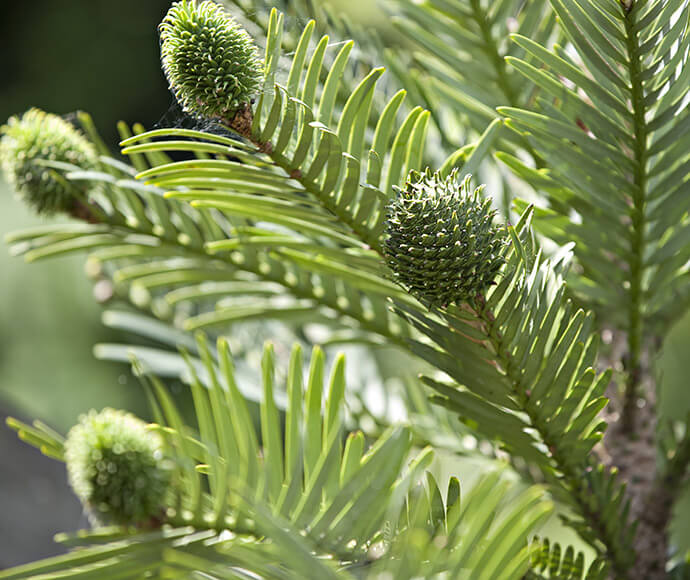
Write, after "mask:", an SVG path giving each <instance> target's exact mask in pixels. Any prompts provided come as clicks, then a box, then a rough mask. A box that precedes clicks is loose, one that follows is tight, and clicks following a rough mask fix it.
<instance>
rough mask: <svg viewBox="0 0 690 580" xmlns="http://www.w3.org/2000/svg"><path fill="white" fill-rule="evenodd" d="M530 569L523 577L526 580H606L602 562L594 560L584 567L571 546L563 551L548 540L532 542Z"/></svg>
mask: <svg viewBox="0 0 690 580" xmlns="http://www.w3.org/2000/svg"><path fill="white" fill-rule="evenodd" d="M534 547H535V550H534V552H533V554H532V568H531V570H530V571H529V572H528V573H527V574H526V575H525V578H526V580H546V579H547V578H549V579H551V580H606V578H608V566H607V564H606V562H605V561H604V560H594V561H593V562H591V563H590V564H589V566H585V557H584V554H583V553H582V552H578V553H577V554H576V553H575V550H574V549H573V547H572V546H568V547H567V548H566V549H565V550H563V549H562V548H561V546H560V544H558V543H553V544H552V543H551V542H549V540H548V538H547V539H544V540H541V541H539V539H538V538H536V539H535V541H534Z"/></svg>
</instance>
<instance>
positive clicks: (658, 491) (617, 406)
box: [602, 357, 674, 580]
mask: <svg viewBox="0 0 690 580" xmlns="http://www.w3.org/2000/svg"><path fill="white" fill-rule="evenodd" d="M645 358H646V361H645V364H644V367H643V368H642V372H641V374H640V382H639V384H638V389H637V397H636V398H637V400H636V405H635V413H634V415H633V416H632V420H631V421H630V423H629V424H628V425H626V424H625V422H624V421H622V420H621V413H622V408H623V398H624V397H621V396H620V395H619V394H618V393H611V394H610V400H611V404H610V405H609V408H608V418H607V420H608V423H609V427H608V429H607V431H606V436H605V438H604V449H603V450H602V451H603V453H602V459H603V460H604V462H605V463H606V465H607V466H609V467H612V468H613V467H615V468H617V469H618V471H619V476H620V478H621V480H622V481H624V482H625V483H626V485H627V490H626V491H627V496H628V498H629V499H630V516H629V517H630V521H631V522H632V523H635V522H636V523H637V532H636V534H635V541H634V547H635V553H636V561H635V565H634V566H633V568H632V569H631V571H630V578H633V579H638V578H639V579H640V580H661V579H663V578H666V561H667V558H668V527H669V522H670V519H671V510H672V506H673V500H674V497H673V494H674V492H673V490H672V489H671V487H670V486H668V485H667V482H666V481H664V479H663V475H662V474H660V473H659V471H658V461H657V453H658V451H657V449H658V445H657V415H656V384H655V380H654V377H653V376H652V373H651V372H650V370H649V364H648V361H649V357H645Z"/></svg>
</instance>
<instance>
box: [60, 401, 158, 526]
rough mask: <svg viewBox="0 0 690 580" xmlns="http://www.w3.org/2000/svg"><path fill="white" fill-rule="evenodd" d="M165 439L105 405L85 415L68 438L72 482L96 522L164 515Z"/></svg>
mask: <svg viewBox="0 0 690 580" xmlns="http://www.w3.org/2000/svg"><path fill="white" fill-rule="evenodd" d="M162 444H163V442H162V440H161V438H160V437H159V435H158V434H156V433H154V432H153V431H150V430H149V429H147V425H146V423H144V422H143V421H141V420H140V419H138V418H136V417H135V416H134V415H131V414H129V413H125V412H124V411H117V410H115V409H103V411H101V412H100V413H97V412H96V411H91V412H89V413H88V414H87V415H82V417H81V418H80V421H79V423H78V424H77V425H75V426H74V427H72V429H71V430H70V432H69V434H68V436H67V441H66V442H65V462H66V464H67V474H68V476H69V482H70V485H71V486H72V488H73V489H74V492H75V493H76V494H77V496H78V497H79V499H80V500H81V502H82V503H83V504H84V506H86V507H87V508H88V509H89V511H90V514H91V515H92V516H93V517H94V519H95V520H96V523H98V524H102V525H108V524H118V525H137V524H145V523H147V522H149V521H150V520H151V519H152V518H153V519H157V518H160V517H161V515H162V513H163V508H164V505H165V499H166V494H167V490H168V486H169V483H170V470H169V469H168V466H167V465H166V460H165V459H164V456H163V449H162Z"/></svg>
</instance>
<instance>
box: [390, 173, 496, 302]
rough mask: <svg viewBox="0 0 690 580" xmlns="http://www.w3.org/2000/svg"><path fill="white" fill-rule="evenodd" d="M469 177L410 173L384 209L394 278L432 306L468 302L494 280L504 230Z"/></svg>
mask: <svg viewBox="0 0 690 580" xmlns="http://www.w3.org/2000/svg"><path fill="white" fill-rule="evenodd" d="M495 213H496V212H495V210H493V209H492V208H491V200H489V199H484V198H483V197H482V196H481V188H477V189H475V190H474V191H470V183H469V177H468V178H467V179H465V180H464V181H462V182H458V180H457V175H456V174H455V173H453V174H452V175H451V176H450V177H448V178H447V179H442V178H441V177H440V175H439V174H438V173H436V174H433V175H432V174H431V173H430V172H429V171H427V172H426V173H424V174H419V173H416V172H414V173H412V174H411V175H410V178H409V179H408V181H407V183H406V185H405V188H404V189H402V190H399V191H398V196H397V198H396V199H395V200H394V201H393V202H391V204H390V205H389V208H388V220H387V224H386V230H387V236H386V240H385V242H384V252H385V255H386V258H387V263H388V265H389V266H390V268H391V270H392V271H393V273H394V276H395V278H396V279H397V280H398V282H399V283H401V284H402V285H403V286H405V287H406V288H407V289H408V290H409V291H410V292H412V293H413V294H415V295H416V296H418V297H420V298H423V299H424V300H426V301H428V302H429V303H431V304H433V305H436V306H447V305H448V304H452V303H459V302H465V301H468V300H472V299H473V298H474V297H476V296H477V294H480V293H483V292H484V291H485V290H486V289H487V288H488V287H489V286H490V285H491V284H492V283H493V281H494V279H495V278H496V275H497V274H498V272H499V270H500V268H501V266H502V264H503V257H502V247H503V246H504V244H505V240H506V235H505V230H504V228H502V227H501V226H497V225H494V217H495Z"/></svg>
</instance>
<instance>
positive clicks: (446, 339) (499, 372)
mask: <svg viewBox="0 0 690 580" xmlns="http://www.w3.org/2000/svg"><path fill="white" fill-rule="evenodd" d="M529 218H530V211H527V212H525V214H524V215H523V216H522V219H521V221H520V223H519V224H518V225H517V226H516V227H515V228H512V227H511V228H510V232H511V239H512V245H511V247H510V249H509V251H508V253H507V255H506V261H507V263H506V266H505V268H504V270H503V273H502V278H501V279H500V280H499V282H498V284H497V285H496V286H494V287H493V288H492V289H491V290H489V292H488V293H487V295H486V297H480V298H478V299H477V300H476V301H475V303H474V304H470V305H469V307H448V308H447V309H445V310H435V309H432V310H431V312H429V313H425V312H423V311H419V310H418V311H415V310H413V309H412V308H410V307H407V306H403V305H399V306H398V308H399V309H400V311H401V312H402V313H404V315H406V316H407V317H408V319H409V321H410V323H411V324H412V325H413V326H415V327H416V329H417V330H418V331H420V332H421V333H422V334H423V335H425V336H427V337H428V338H429V339H431V341H432V344H429V343H426V342H423V341H418V340H411V346H410V348H411V349H412V351H413V352H415V353H416V354H418V355H419V356H420V357H421V358H423V359H425V360H426V361H427V362H430V363H432V364H433V365H434V366H435V367H436V368H437V369H439V370H440V371H443V373H445V374H446V375H448V376H449V377H450V378H452V379H453V381H454V382H453V383H448V382H446V381H444V380H443V378H442V377H434V376H428V377H426V378H425V382H426V383H427V384H428V385H429V386H431V387H432V388H434V389H435V390H436V391H437V393H438V395H437V396H436V397H435V400H436V402H437V403H439V404H442V405H444V406H446V407H447V408H449V409H452V410H454V411H455V412H457V413H458V414H459V415H460V416H461V418H463V419H464V420H465V421H467V422H468V424H470V425H471V426H472V427H474V428H476V429H477V430H478V431H479V432H480V433H482V434H484V435H485V436H486V437H488V438H490V439H493V440H498V441H500V442H501V444H502V446H503V447H504V448H505V449H506V450H507V451H508V452H509V453H511V454H513V455H517V456H521V457H524V458H525V459H526V460H527V461H528V462H530V463H533V464H536V465H537V466H539V468H540V469H541V471H542V473H543V474H544V476H545V477H546V479H547V481H549V482H550V483H551V484H552V485H553V490H554V493H555V494H556V497H558V498H559V499H562V500H563V501H565V502H567V503H569V504H570V505H571V506H572V507H573V509H574V511H575V513H576V514H577V516H578V517H577V518H575V519H572V520H568V521H567V523H568V524H569V525H571V526H572V527H574V528H575V529H576V530H577V531H578V532H579V533H580V534H581V535H583V537H584V538H585V539H586V540H587V541H589V542H591V543H592V544H593V545H594V546H595V548H597V549H598V550H599V551H600V553H601V554H602V555H603V556H605V557H606V558H607V559H609V560H610V561H611V562H612V565H613V567H614V569H616V570H618V572H619V573H624V572H625V570H626V569H627V568H628V567H629V566H630V565H631V559H630V558H631V549H630V545H631V540H632V535H633V533H634V528H633V526H631V525H630V523H629V522H628V521H627V511H628V509H629V506H628V505H627V504H628V502H627V501H626V500H625V497H624V493H623V492H624V487H621V486H620V485H619V484H617V483H616V481H615V477H614V475H613V474H610V473H609V472H608V471H607V470H605V469H604V468H603V466H601V465H596V464H595V463H594V462H593V460H592V459H591V454H592V449H593V447H594V445H595V444H596V443H597V441H599V440H600V439H601V436H602V432H603V429H604V428H605V423H604V422H603V421H600V420H598V419H597V415H598V413H599V412H600V411H601V410H602V409H603V408H604V406H605V405H606V402H607V400H606V399H605V398H604V396H603V394H604V390H605V389H606V386H607V385H608V383H609V381H610V373H609V372H605V373H602V374H599V375H597V373H596V371H595V370H594V365H595V361H596V355H597V349H598V338H597V335H596V334H595V333H594V332H593V330H594V329H593V318H592V315H591V314H587V313H585V312H584V311H582V310H576V309H575V308H574V307H573V304H572V302H571V301H570V300H569V299H568V298H567V297H566V296H565V292H564V291H565V286H564V283H563V275H564V271H565V269H566V266H567V261H568V252H562V253H561V254H560V255H558V256H555V257H554V258H552V259H551V260H546V259H544V258H543V256H542V254H541V251H538V250H537V249H536V247H535V242H534V240H533V238H532V234H531V230H530V228H529Z"/></svg>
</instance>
